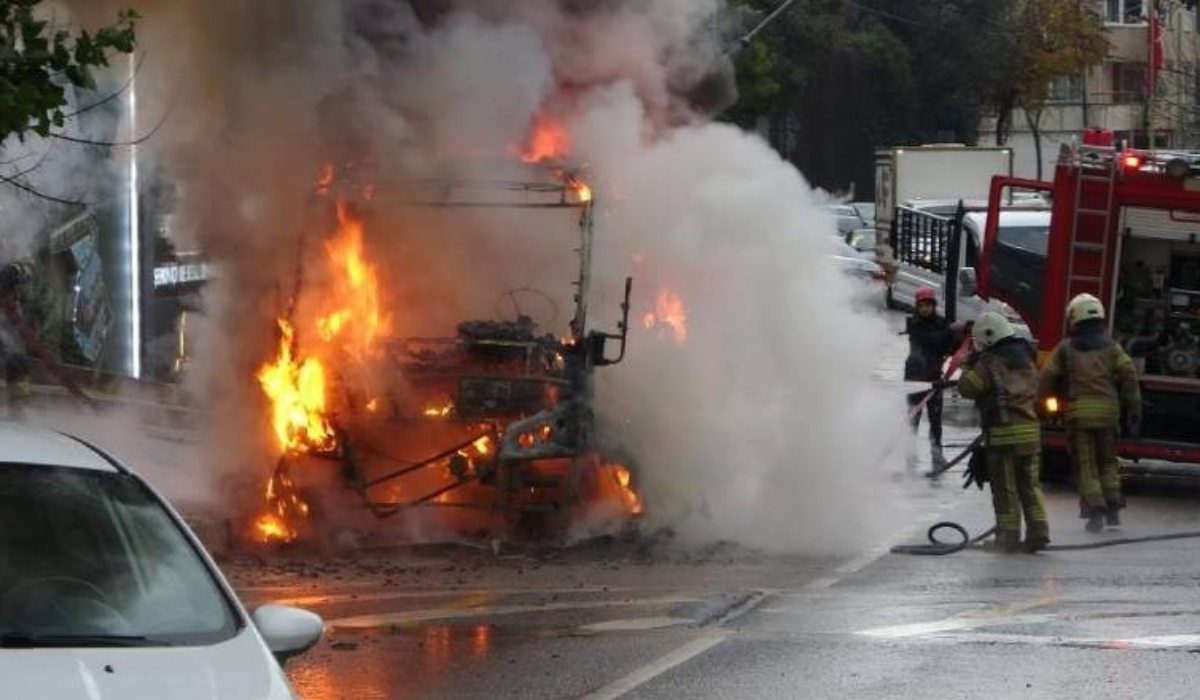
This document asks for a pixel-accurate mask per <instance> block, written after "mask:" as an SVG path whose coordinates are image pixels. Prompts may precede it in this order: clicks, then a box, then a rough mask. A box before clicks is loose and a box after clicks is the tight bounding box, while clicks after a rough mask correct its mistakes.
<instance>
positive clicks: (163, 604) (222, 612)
mask: <svg viewBox="0 0 1200 700" xmlns="http://www.w3.org/2000/svg"><path fill="white" fill-rule="evenodd" d="M0 563H2V566H0V646H39V645H42V644H45V645H52V646H75V645H78V646H90V645H105V646H106V645H111V644H113V643H115V642H123V643H130V644H136V645H139V646H158V645H163V646H170V645H176V644H207V643H213V642H217V641H221V640H224V639H228V638H229V637H231V636H233V635H234V634H236V633H237V631H238V629H239V627H240V624H241V623H240V622H239V619H238V617H237V616H236V615H235V613H234V611H233V609H232V607H231V605H230V602H229V600H228V599H227V598H226V596H225V595H224V593H223V592H222V591H221V589H220V588H219V587H218V586H217V583H216V581H215V580H214V578H213V576H212V573H211V572H210V570H209V568H208V566H207V565H206V564H205V563H204V562H203V560H202V559H201V558H200V556H199V554H198V553H197V551H196V549H195V548H194V547H193V545H192V544H191V543H190V541H189V540H188V539H187V538H186V537H185V535H184V533H183V531H182V530H181V529H180V528H179V526H178V525H177V524H176V523H175V521H174V520H173V519H172V517H171V516H170V515H169V514H168V513H167V512H166V510H165V509H164V508H163V506H162V504H161V503H160V502H159V501H158V500H157V499H156V498H155V497H154V495H153V494H151V493H150V492H149V490H148V489H147V488H146V487H145V486H144V485H143V484H142V483H141V482H140V481H139V480H138V479H137V478H136V477H134V476H132V475H129V474H125V473H116V472H100V471H91V470H83V469H70V468H60V467H45V466H29V465H14V464H0Z"/></svg>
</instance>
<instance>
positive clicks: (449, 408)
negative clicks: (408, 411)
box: [422, 403, 454, 418]
mask: <svg viewBox="0 0 1200 700" xmlns="http://www.w3.org/2000/svg"><path fill="white" fill-rule="evenodd" d="M453 411H454V404H452V403H448V404H443V405H441V406H426V407H425V410H424V411H423V412H422V413H423V414H424V415H425V417H426V418H445V417H447V416H449V415H450V414H451V413H452V412H453Z"/></svg>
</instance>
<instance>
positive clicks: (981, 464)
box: [963, 446, 988, 491]
mask: <svg viewBox="0 0 1200 700" xmlns="http://www.w3.org/2000/svg"><path fill="white" fill-rule="evenodd" d="M987 482H988V471H987V450H986V448H984V447H982V446H981V447H976V448H975V449H973V450H971V459H969V460H968V461H967V470H966V471H965V472H963V488H964V489H966V488H970V487H971V484H974V485H975V486H977V487H978V488H979V489H980V490H981V491H982V490H983V485H984V484H986V483H987Z"/></svg>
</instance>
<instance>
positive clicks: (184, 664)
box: [0, 628, 294, 700]
mask: <svg viewBox="0 0 1200 700" xmlns="http://www.w3.org/2000/svg"><path fill="white" fill-rule="evenodd" d="M293 697H294V696H293V695H292V692H291V689H290V688H289V687H288V684H287V680H286V679H285V677H284V675H283V671H282V670H281V669H280V668H279V665H278V664H277V663H276V662H275V659H274V657H272V656H271V654H270V652H268V651H267V649H266V647H265V646H264V645H263V643H262V642H261V640H259V638H258V637H257V635H256V634H255V633H254V631H253V630H251V629H250V628H245V629H243V630H242V631H241V633H240V634H239V635H237V636H236V637H234V638H233V639H230V640H228V641H226V642H222V643H220V644H214V645H211V646H195V647H169V648H109V647H105V648H86V649H4V650H2V651H0V698H44V699H45V700H59V698H63V699H66V698H71V699H78V700H140V699H141V698H147V699H149V698H158V699H161V698H170V699H171V700H201V699H203V700H250V699H251V698H254V699H255V700H291V699H292V698H293Z"/></svg>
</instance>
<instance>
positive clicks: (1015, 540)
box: [983, 530, 1021, 554]
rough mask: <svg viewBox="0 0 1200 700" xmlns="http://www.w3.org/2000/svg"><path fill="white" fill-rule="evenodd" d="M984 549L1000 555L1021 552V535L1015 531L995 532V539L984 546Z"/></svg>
mask: <svg viewBox="0 0 1200 700" xmlns="http://www.w3.org/2000/svg"><path fill="white" fill-rule="evenodd" d="M983 547H984V549H986V550H988V551H991V552H999V553H1001V554H1012V553H1014V552H1018V551H1020V550H1021V533H1019V532H1017V531H1015V530H997V531H996V537H995V539H993V540H992V541H991V542H988V543H987V544H985V545H984V546H983Z"/></svg>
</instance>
